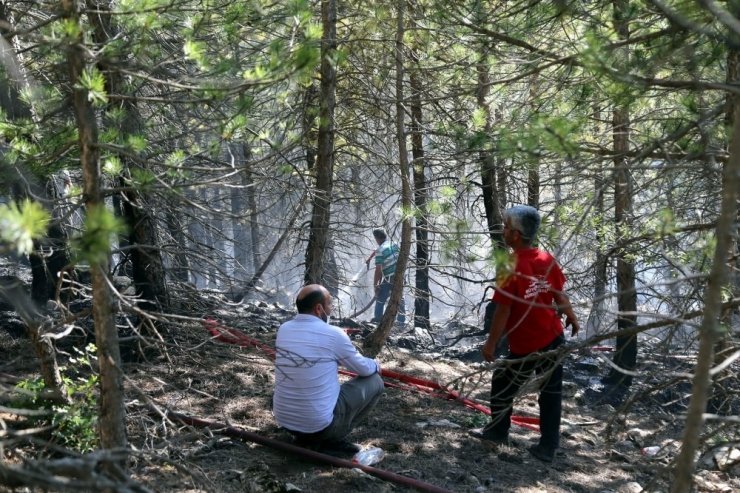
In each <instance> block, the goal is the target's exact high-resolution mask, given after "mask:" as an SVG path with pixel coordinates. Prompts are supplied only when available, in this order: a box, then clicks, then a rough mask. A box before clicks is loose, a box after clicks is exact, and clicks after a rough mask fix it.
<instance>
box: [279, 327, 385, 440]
mask: <svg viewBox="0 0 740 493" xmlns="http://www.w3.org/2000/svg"><path fill="white" fill-rule="evenodd" d="M275 346H276V351H277V355H276V358H275V393H274V394H273V398H272V412H273V415H274V416H275V419H276V420H277V422H278V424H279V425H280V426H282V427H284V428H287V429H289V430H293V431H300V432H302V433H315V432H317V431H321V430H323V429H324V428H326V427H327V426H329V425H330V424H331V422H332V419H333V416H334V406H335V405H336V403H337V398H338V397H339V378H338V376H337V370H338V366H339V365H341V366H344V367H345V368H347V369H349V370H352V371H354V372H356V373H357V374H358V375H360V376H363V377H364V376H368V375H372V374H373V373H375V372H378V371H380V365H378V363H377V362H376V361H375V360H374V359H371V358H366V357H364V356H362V355H361V354H360V353H359V352H358V351H357V348H355V346H354V344H352V341H350V339H349V337H348V336H347V334H346V333H345V332H344V331H343V330H342V329H340V328H339V327H335V326H333V325H329V324H327V323H326V322H324V321H323V320H321V319H320V318H318V317H316V316H314V315H308V314H301V313H299V314H298V315H296V317H295V318H294V319H293V320H290V321H288V322H285V323H284V324H283V325H281V326H280V329H278V333H277V340H276V341H275Z"/></svg>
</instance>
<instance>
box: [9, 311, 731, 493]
mask: <svg viewBox="0 0 740 493" xmlns="http://www.w3.org/2000/svg"><path fill="white" fill-rule="evenodd" d="M209 308H214V311H213V313H214V315H215V316H216V317H218V319H219V320H221V321H222V323H223V324H224V325H227V326H230V327H234V328H237V329H239V330H241V331H243V332H244V333H246V334H248V335H249V336H250V337H254V338H257V339H259V340H261V341H263V342H264V343H266V344H267V345H272V341H273V340H274V335H275V331H276V329H277V327H278V325H279V324H280V323H281V322H282V321H284V320H287V319H288V318H290V317H291V316H292V315H291V312H290V311H287V310H282V309H280V308H279V307H278V308H275V307H272V306H268V305H266V304H262V306H258V305H248V304H242V305H229V306H221V307H209ZM338 325H341V324H338ZM0 335H1V336H2V338H3V339H5V341H6V342H4V343H3V346H4V348H5V349H7V350H8V351H9V352H8V353H6V354H7V355H12V357H9V356H4V357H3V358H2V361H1V362H0V372H2V373H4V374H11V375H16V376H18V377H21V378H27V377H31V376H33V375H34V372H35V371H36V363H35V358H34V356H33V353H32V351H31V349H30V346H29V344H28V341H27V340H26V338H25V337H24V336H22V335H18V334H16V335H12V334H10V333H6V332H5V331H3V332H2V333H1V334H0ZM428 335H429V334H418V333H417V334H415V335H405V336H399V334H395V335H394V337H393V338H392V342H391V343H389V344H388V345H387V347H386V348H385V349H384V351H383V352H382V353H381V355H380V356H379V358H378V359H379V360H380V361H381V364H382V365H383V367H384V368H387V369H392V370H396V371H398V372H402V373H405V374H408V375H414V376H417V377H421V378H424V379H429V380H434V381H437V382H440V383H442V384H450V383H451V386H453V387H456V388H457V389H458V390H460V391H461V393H463V394H464V395H467V396H469V397H470V398H473V399H476V400H477V401H479V402H481V403H483V404H485V405H487V400H488V393H489V379H490V369H487V368H486V367H485V366H483V365H482V364H481V363H477V362H470V361H467V362H466V361H464V360H470V359H475V358H474V357H470V356H469V355H468V357H457V356H456V357H449V356H445V354H444V353H442V352H430V351H429V347H431V346H429V345H427V346H426V347H422V346H424V344H423V343H422V342H423V341H424V340H426V339H428V337H427V336H428ZM163 336H164V337H165V338H166V340H169V341H171V343H170V344H168V347H167V350H166V351H161V350H160V349H156V350H148V351H147V352H146V354H148V356H149V357H148V358H146V359H142V358H136V359H135V361H134V358H130V357H128V356H127V353H126V352H124V356H126V357H127V359H128V362H126V363H125V368H124V370H125V374H126V388H127V392H126V396H127V401H126V402H127V411H128V437H129V441H130V443H131V445H132V446H134V447H135V449H136V450H137V453H135V454H134V455H133V456H132V462H131V464H130V471H131V474H132V479H133V480H134V481H136V482H138V483H140V484H141V485H142V486H144V487H146V488H148V489H150V490H151V491H157V492H162V493H164V492H179V493H195V492H244V491H247V492H278V491H304V492H322V493H332V492H347V491H368V492H386V491H403V490H405V489H406V488H405V487H403V486H399V485H397V484H394V483H390V482H386V481H384V480H381V479H378V478H375V477H373V476H370V475H368V474H366V473H363V472H361V471H359V470H357V469H343V468H338V467H332V466H330V465H328V464H323V463H319V462H313V461H311V460H308V459H305V458H302V457H299V456H296V455H290V454H288V453H286V452H281V451H278V450H275V449H273V448H271V447H268V446H264V445H258V444H256V443H253V442H249V441H243V440H240V439H234V438H229V437H226V436H224V435H222V434H220V433H218V432H212V431H209V430H206V429H203V428H195V427H191V426H186V425H183V424H182V423H179V422H177V421H175V420H172V421H170V420H168V419H166V418H165V417H163V416H162V415H158V414H157V413H156V412H153V411H152V409H153V408H156V409H158V410H160V411H176V412H179V413H182V414H186V415H189V416H193V417H198V418H202V419H206V420H209V421H213V422H218V423H222V424H224V425H229V426H233V427H236V428H240V429H243V430H247V431H250V432H254V433H257V434H259V435H262V436H265V437H269V438H272V439H276V440H281V441H286V442H290V441H291V440H290V436H289V435H288V434H287V433H286V432H285V431H284V430H281V429H279V428H278V427H277V425H276V423H275V420H274V419H273V417H272V414H271V411H270V403H271V394H272V386H273V365H272V362H271V361H270V360H269V358H268V357H267V355H266V354H265V353H264V352H263V351H261V350H259V349H256V348H245V347H239V346H237V345H233V344H226V343H221V342H217V341H214V340H212V339H210V337H209V334H208V332H207V331H206V330H205V329H204V327H203V325H202V324H201V323H200V322H199V321H197V320H190V321H184V322H182V323H181V324H179V325H178V327H177V329H176V330H171V332H170V333H169V334H163ZM425 338H426V339H425ZM420 341H422V342H420ZM427 342H428V341H427ZM399 346H404V347H411V349H402V348H401V347H399ZM471 350H472V352H471V353H470V354H475V353H477V351H478V349H477V346H476V348H475V349H471ZM598 361H599V359H598V358H596V357H594V355H589V354H584V352H583V351H581V352H574V353H572V354H571V355H570V356H569V357H568V359H567V360H566V363H565V367H566V372H565V375H566V376H565V384H564V409H563V425H562V448H561V450H560V452H559V453H558V455H557V456H556V458H555V460H554V462H552V463H551V464H546V463H543V462H540V461H539V460H537V459H535V458H534V457H532V456H531V455H529V453H528V452H527V447H528V446H529V445H531V444H535V443H536V442H537V439H538V434H537V432H534V431H530V430H528V429H525V428H520V427H517V426H513V427H512V438H513V439H514V441H515V442H516V443H515V445H513V446H511V447H502V448H499V449H493V448H491V447H490V446H488V445H486V444H485V443H483V442H481V441H480V440H477V439H475V438H473V437H471V436H470V435H469V434H468V432H469V430H470V429H472V428H476V427H480V426H482V425H484V424H485V423H486V422H487V421H488V418H487V417H486V416H485V415H483V414H481V413H478V412H476V411H473V410H471V409H468V408H466V407H464V406H463V405H461V404H460V403H459V402H457V401H451V400H445V399H441V398H438V397H434V396H431V395H428V394H424V393H418V392H409V391H406V390H401V389H396V388H386V392H385V395H384V396H383V397H382V399H381V401H380V402H379V404H378V406H377V407H376V408H375V410H374V411H373V412H372V413H371V415H370V417H369V419H368V421H367V422H365V423H364V424H363V425H360V426H359V427H358V428H356V429H355V431H354V432H353V433H352V435H350V438H351V439H352V440H353V441H355V442H357V443H359V444H361V445H362V446H364V447H368V446H376V447H380V448H382V449H383V450H384V451H385V457H384V459H383V460H382V461H381V462H380V463H379V464H376V466H375V467H377V468H381V469H385V470H388V471H392V472H394V473H397V474H400V475H403V476H407V477H410V478H415V479H417V480H420V481H423V482H425V483H428V484H431V485H435V486H437V487H440V488H445V489H448V490H450V491H456V492H486V491H500V492H504V491H506V492H620V493H626V492H638V491H667V490H668V489H669V487H668V484H669V477H668V466H669V464H670V463H671V461H672V460H673V459H674V458H675V456H676V454H677V451H678V444H679V440H680V437H681V432H682V425H683V420H682V417H681V416H682V411H683V410H684V409H685V408H684V409H682V408H681V407H682V406H684V405H685V402H683V400H685V397H686V396H685V395H683V396H679V397H678V398H677V399H673V398H672V397H671V395H668V394H656V393H645V395H642V396H640V398H638V399H633V400H632V403H631V406H630V407H629V408H628V409H622V410H619V411H618V410H617V409H615V407H614V406H617V407H619V404H618V403H617V402H616V400H614V399H612V402H611V403H609V400H610V399H609V398H606V399H605V398H603V397H604V396H603V393H600V392H599V391H598V390H599V389H598V385H595V384H594V382H595V381H596V380H597V378H596V376H595V375H596V374H597V373H598V372H602V373H603V371H604V368H603V367H600V366H599V364H598V363H595V362H598ZM653 363H654V362H653ZM644 364H651V362H649V361H647V362H645V363H644ZM661 364H665V362H662V363H661ZM602 366H604V365H602ZM664 370H665V368H664ZM639 385H642V384H635V385H633V387H638V388H635V389H632V390H633V391H634V392H638V391H639ZM533 390H534V389H533V388H531V389H530V392H527V393H525V394H524V395H522V396H521V397H520V398H519V399H518V400H517V401H516V402H515V414H517V415H525V416H537V400H536V397H537V396H536V393H535V392H534V391H533ZM632 395H637V394H632ZM599 396H601V397H599ZM607 397H608V396H607ZM624 397H625V399H627V400H629V398H630V396H629V395H628V396H624ZM622 400H624V399H622ZM17 420H18V417H16V416H12V415H8V414H0V421H2V422H3V423H4V424H5V426H7V427H10V428H12V427H13V426H22V425H21V424H20V423H17V422H16V421H17ZM649 446H659V447H661V449H660V451H659V452H658V453H657V454H655V455H643V453H642V452H641V449H642V448H644V447H649ZM3 453H4V455H5V460H6V461H8V462H9V463H19V462H21V460H22V459H23V458H24V457H29V456H30V455H32V454H33V453H34V452H33V451H32V450H26V451H23V450H15V451H13V450H9V449H7V448H6V449H4V450H3ZM721 469H722V470H720V467H718V465H717V462H716V461H715V460H714V456H713V452H712V451H708V452H706V453H705V454H704V455H703V456H702V458H701V459H700V460H699V466H698V469H697V473H696V475H695V480H696V489H697V491H702V492H703V491H712V492H731V491H739V490H740V478H739V477H738V476H739V474H738V473H739V472H740V464H738V463H737V462H736V463H735V464H734V465H733V466H728V465H723V466H722V467H721ZM2 490H3V487H2V486H0V491H2ZM13 491H15V492H23V491H36V490H32V489H26V488H18V489H15V490H13Z"/></svg>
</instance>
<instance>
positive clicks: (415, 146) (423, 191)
mask: <svg viewBox="0 0 740 493" xmlns="http://www.w3.org/2000/svg"><path fill="white" fill-rule="evenodd" d="M411 57H412V62H413V63H414V69H413V70H412V71H411V73H410V76H409V82H410V84H411V98H410V99H411V129H410V130H411V155H412V157H413V160H414V162H413V173H414V205H415V206H416V214H415V217H416V275H415V285H416V290H415V292H414V327H419V328H421V329H427V330H428V329H429V327H430V323H429V304H430V301H431V292H430V290H429V222H428V220H427V201H428V197H427V194H428V193H427V188H428V185H427V179H426V174H425V173H426V170H427V166H426V162H425V160H424V141H423V133H422V122H423V113H422V106H421V92H422V81H421V74H420V71H421V67H419V60H418V58H417V57H416V53H415V52H413V51H412V54H411Z"/></svg>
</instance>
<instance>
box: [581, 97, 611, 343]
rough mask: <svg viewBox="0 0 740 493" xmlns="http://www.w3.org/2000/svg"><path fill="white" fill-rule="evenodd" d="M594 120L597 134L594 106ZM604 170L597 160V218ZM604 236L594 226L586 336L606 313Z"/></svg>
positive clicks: (598, 115) (597, 112)
mask: <svg viewBox="0 0 740 493" xmlns="http://www.w3.org/2000/svg"><path fill="white" fill-rule="evenodd" d="M594 120H595V121H596V125H595V129H594V130H595V132H596V134H597V135H600V134H601V131H600V130H601V123H600V121H601V111H600V110H599V108H598V107H595V108H594ZM605 184H606V183H605V179H604V170H603V166H602V164H601V162H599V166H598V169H597V170H596V174H595V175H594V215H595V216H596V217H597V218H600V219H601V218H603V217H604V192H605V190H604V187H605ZM605 240H606V238H605V237H604V233H603V230H602V228H596V231H595V241H594V243H595V246H596V260H595V262H594V270H593V272H594V298H593V305H592V307H591V312H590V313H589V314H588V320H587V321H586V334H585V335H586V337H589V336H592V335H594V334H598V333H599V330H600V328H601V326H602V323H603V321H604V316H605V315H606V298H605V297H606V281H607V279H606V268H607V257H606V254H605V253H604V252H605V251H606V244H605Z"/></svg>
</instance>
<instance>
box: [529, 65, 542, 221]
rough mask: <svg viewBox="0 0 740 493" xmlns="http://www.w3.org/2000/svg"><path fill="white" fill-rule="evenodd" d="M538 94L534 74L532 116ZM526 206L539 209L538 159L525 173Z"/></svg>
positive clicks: (534, 111) (537, 85)
mask: <svg viewBox="0 0 740 493" xmlns="http://www.w3.org/2000/svg"><path fill="white" fill-rule="evenodd" d="M538 92H539V78H538V74H534V75H533V76H532V80H531V81H530V83H529V104H530V107H531V109H532V113H533V114H537V108H536V98H537V96H538ZM527 205H530V206H532V207H534V208H535V209H539V208H540V168H539V160H538V159H535V161H534V162H533V163H530V164H529V171H528V172H527Z"/></svg>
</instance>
